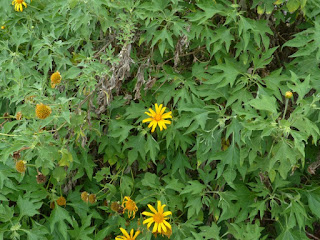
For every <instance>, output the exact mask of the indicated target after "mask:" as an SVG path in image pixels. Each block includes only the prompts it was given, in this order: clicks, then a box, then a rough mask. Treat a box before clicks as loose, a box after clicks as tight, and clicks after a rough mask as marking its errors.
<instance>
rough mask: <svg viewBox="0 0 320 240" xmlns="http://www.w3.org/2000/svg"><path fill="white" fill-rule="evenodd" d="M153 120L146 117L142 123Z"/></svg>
mask: <svg viewBox="0 0 320 240" xmlns="http://www.w3.org/2000/svg"><path fill="white" fill-rule="evenodd" d="M152 120H153V118H146V119H143V120H142V123H146V122H150V121H152Z"/></svg>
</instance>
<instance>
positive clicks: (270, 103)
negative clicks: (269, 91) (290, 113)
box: [248, 95, 277, 113]
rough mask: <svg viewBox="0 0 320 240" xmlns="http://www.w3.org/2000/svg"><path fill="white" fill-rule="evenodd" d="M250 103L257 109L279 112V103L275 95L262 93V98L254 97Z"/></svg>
mask: <svg viewBox="0 0 320 240" xmlns="http://www.w3.org/2000/svg"><path fill="white" fill-rule="evenodd" d="M248 104H250V105H251V106H252V107H254V108H255V109H257V110H263V111H268V112H271V113H276V112H277V103H276V99H275V98H274V97H273V96H267V95H261V96H260V98H258V97H257V98H255V99H252V100H251V101H250V102H248Z"/></svg>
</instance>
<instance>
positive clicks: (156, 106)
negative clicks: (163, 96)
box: [154, 103, 159, 114]
mask: <svg viewBox="0 0 320 240" xmlns="http://www.w3.org/2000/svg"><path fill="white" fill-rule="evenodd" d="M154 106H155V108H156V113H157V114H159V106H158V104H157V103H156V104H155V105H154Z"/></svg>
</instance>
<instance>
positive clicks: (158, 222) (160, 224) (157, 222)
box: [142, 201, 172, 234]
mask: <svg viewBox="0 0 320 240" xmlns="http://www.w3.org/2000/svg"><path fill="white" fill-rule="evenodd" d="M165 206H166V205H161V201H158V211H157V210H156V209H155V208H154V207H152V206H151V205H150V204H148V207H149V209H150V210H151V212H152V213H150V212H143V213H142V214H143V215H145V216H148V217H150V218H148V219H146V220H144V221H143V224H148V225H147V228H148V229H149V227H150V226H151V224H152V223H154V226H153V230H152V232H153V233H159V234H164V233H166V232H167V231H168V230H171V225H170V223H168V222H167V221H166V220H168V219H169V218H168V217H167V216H169V215H172V213H171V212H170V211H167V212H163V209H164V207H165Z"/></svg>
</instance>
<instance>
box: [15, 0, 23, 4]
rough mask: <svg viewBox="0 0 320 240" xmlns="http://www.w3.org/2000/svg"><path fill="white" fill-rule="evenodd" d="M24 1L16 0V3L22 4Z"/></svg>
mask: <svg viewBox="0 0 320 240" xmlns="http://www.w3.org/2000/svg"><path fill="white" fill-rule="evenodd" d="M23 1H24V0H16V3H18V4H21V3H22V2H23Z"/></svg>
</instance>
